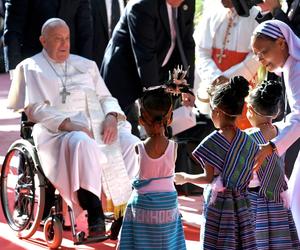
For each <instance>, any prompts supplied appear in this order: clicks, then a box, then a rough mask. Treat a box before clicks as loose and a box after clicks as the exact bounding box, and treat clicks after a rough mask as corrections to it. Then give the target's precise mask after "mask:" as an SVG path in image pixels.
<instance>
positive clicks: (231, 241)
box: [193, 130, 258, 250]
mask: <svg viewBox="0 0 300 250" xmlns="http://www.w3.org/2000/svg"><path fill="white" fill-rule="evenodd" d="M257 150H258V146H257V145H256V143H255V142H254V141H253V140H252V139H251V138H250V137H249V136H248V135H247V134H246V133H244V132H242V131H240V130H237V133H236V136H235V137H234V138H233V140H232V142H231V143H229V142H228V141H227V140H226V139H225V138H224V137H223V136H222V135H221V134H220V133H219V132H217V131H215V132H213V133H212V134H210V135H209V136H208V137H206V139H205V140H204V141H203V142H202V143H201V144H200V145H199V146H198V147H197V148H196V150H195V151H194V152H193V155H194V157H195V158H196V159H197V160H198V161H199V163H200V164H202V165H203V164H205V163H208V164H210V165H212V166H213V167H214V168H216V169H218V170H219V171H220V172H221V176H222V179H223V185H224V187H226V190H225V191H224V192H219V193H218V195H217V198H216V201H215V203H214V204H209V203H208V201H209V196H210V194H211V192H208V193H207V197H205V201H206V202H205V205H204V216H205V219H206V222H205V230H204V239H203V242H201V244H202V245H203V249H205V250H224V249H226V250H240V249H243V250H254V249H256V242H255V233H254V227H253V222H252V217H251V216H252V215H251V210H250V202H249V200H248V198H247V194H246V187H247V186H248V184H249V182H250V178H251V174H252V167H253V164H254V156H255V154H256V152H257Z"/></svg>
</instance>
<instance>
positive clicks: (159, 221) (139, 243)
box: [119, 87, 186, 250]
mask: <svg viewBox="0 0 300 250" xmlns="http://www.w3.org/2000/svg"><path fill="white" fill-rule="evenodd" d="M168 90H169V89H168V88H164V87H159V88H155V89H152V90H148V91H146V92H145V93H144V96H143V97H142V98H141V100H140V103H141V107H140V113H141V115H140V118H139V123H140V124H141V125H142V126H143V127H144V128H145V131H146V133H147V134H148V136H149V137H148V138H147V139H146V140H145V141H142V142H141V143H139V144H137V147H136V149H137V153H138V157H139V163H140V171H139V173H138V176H137V179H136V180H135V181H134V182H133V187H134V191H133V193H132V196H131V198H130V200H129V201H128V205H127V208H126V212H125V216H124V219H123V226H122V229H121V233H120V241H119V249H122V250H123V249H129V250H132V249H181V250H182V249H183V250H184V249H186V245H185V239H184V234H183V228H182V222H181V216H180V213H179V209H178V201H177V192H176V190H175V187H174V180H173V176H174V171H175V160H176V152H177V145H176V143H175V142H174V141H172V140H169V139H168V138H167V137H166V135H165V131H166V127H167V126H168V125H170V123H171V121H172V108H173V105H172V98H171V95H170V93H168Z"/></svg>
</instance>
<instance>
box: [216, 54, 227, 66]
mask: <svg viewBox="0 0 300 250" xmlns="http://www.w3.org/2000/svg"><path fill="white" fill-rule="evenodd" d="M225 57H226V55H225V54H223V53H222V52H220V53H219V54H217V58H218V63H220V64H221V63H222V59H223V58H225Z"/></svg>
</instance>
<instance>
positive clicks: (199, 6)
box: [195, 0, 203, 25]
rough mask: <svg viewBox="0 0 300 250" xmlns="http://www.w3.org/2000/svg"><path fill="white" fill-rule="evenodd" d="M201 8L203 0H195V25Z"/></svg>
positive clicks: (199, 16)
mask: <svg viewBox="0 0 300 250" xmlns="http://www.w3.org/2000/svg"><path fill="white" fill-rule="evenodd" d="M202 9H203V0H196V10H195V25H197V23H198V22H199V20H200V18H201V15H202Z"/></svg>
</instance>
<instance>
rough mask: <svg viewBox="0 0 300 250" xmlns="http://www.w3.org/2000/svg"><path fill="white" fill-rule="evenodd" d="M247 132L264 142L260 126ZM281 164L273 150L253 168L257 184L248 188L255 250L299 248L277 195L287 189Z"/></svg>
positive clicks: (293, 229) (292, 221) (294, 229)
mask: <svg viewBox="0 0 300 250" xmlns="http://www.w3.org/2000/svg"><path fill="white" fill-rule="evenodd" d="M248 134H249V135H250V136H251V137H252V138H253V139H254V140H255V141H256V142H257V143H259V144H264V143H266V140H265V139H264V137H263V134H262V133H261V131H260V130H258V129H251V130H249V132H248ZM283 164H284V162H283V159H280V158H279V157H278V155H277V154H276V153H274V154H273V155H271V156H270V157H268V158H267V160H266V161H265V162H264V163H263V165H262V166H261V168H260V169H259V171H258V172H257V177H258V179H259V182H260V186H259V188H258V189H256V190H255V189H253V188H252V189H251V188H250V189H249V199H250V201H251V210H252V213H253V218H254V222H255V232H256V243H257V249H258V250H264V249H269V250H276V249H278V250H281V249H283V248H284V249H285V250H296V249H300V244H299V239H298V235H297V230H296V227H295V223H294V220H293V216H292V213H291V210H290V209H287V208H285V206H284V203H283V200H282V198H281V195H280V194H281V193H282V192H283V191H286V190H287V183H286V181H285V179H284V168H283Z"/></svg>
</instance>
